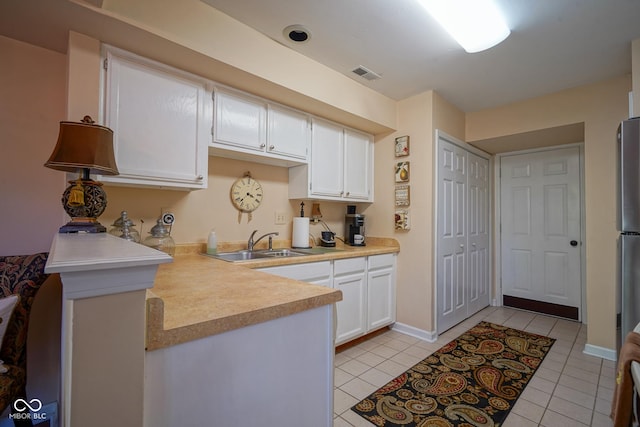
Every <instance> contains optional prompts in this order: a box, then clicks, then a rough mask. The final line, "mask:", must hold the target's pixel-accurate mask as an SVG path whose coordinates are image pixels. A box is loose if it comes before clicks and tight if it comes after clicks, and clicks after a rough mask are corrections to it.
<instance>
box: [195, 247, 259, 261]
mask: <svg viewBox="0 0 640 427" xmlns="http://www.w3.org/2000/svg"><path fill="white" fill-rule="evenodd" d="M202 255H206V256H209V257H212V258H218V259H221V260H224V261H230V262H238V261H249V260H252V259H258V258H268V255H263V254H261V253H258V252H252V251H246V250H245V251H235V252H220V253H217V254H215V255H213V254H202Z"/></svg>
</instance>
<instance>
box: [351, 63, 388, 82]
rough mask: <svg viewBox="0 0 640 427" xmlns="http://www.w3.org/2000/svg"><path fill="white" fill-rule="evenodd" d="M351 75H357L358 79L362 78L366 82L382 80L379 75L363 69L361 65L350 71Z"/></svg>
mask: <svg viewBox="0 0 640 427" xmlns="http://www.w3.org/2000/svg"><path fill="white" fill-rule="evenodd" d="M351 72H352V73H354V74H357V75H359V76H360V77H364V78H365V79H367V80H378V79H380V78H382V76H380V74H378V73H376V72H374V71H371V70H370V69H368V68H367V67H363V66H362V65H358V67H357V68H355V69H353V70H351Z"/></svg>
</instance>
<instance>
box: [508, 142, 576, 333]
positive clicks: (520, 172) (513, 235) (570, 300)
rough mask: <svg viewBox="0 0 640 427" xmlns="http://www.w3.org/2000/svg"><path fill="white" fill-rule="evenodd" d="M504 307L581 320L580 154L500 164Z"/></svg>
mask: <svg viewBox="0 0 640 427" xmlns="http://www.w3.org/2000/svg"><path fill="white" fill-rule="evenodd" d="M500 173H501V179H500V187H501V190H500V191H501V222H502V225H501V227H502V233H501V235H502V237H501V240H502V244H501V246H502V294H503V303H504V304H505V305H509V306H515V307H520V308H527V309H532V310H536V311H541V312H545V313H549V314H555V315H559V316H563V317H569V318H573V319H576V320H579V319H580V318H581V313H580V307H581V277H580V274H581V248H580V242H581V224H580V206H581V199H580V151H579V148H578V147H570V148H561V149H556V150H547V151H539V152H534V153H528V154H518V155H510V156H504V157H502V159H501V162H500Z"/></svg>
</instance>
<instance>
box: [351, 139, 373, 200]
mask: <svg viewBox="0 0 640 427" xmlns="http://www.w3.org/2000/svg"><path fill="white" fill-rule="evenodd" d="M344 139H345V141H344V153H345V155H344V158H345V160H344V162H345V168H344V195H345V197H346V198H348V199H362V200H368V199H369V196H370V194H369V192H370V191H371V180H372V178H373V177H372V173H371V169H372V164H371V162H369V159H370V158H373V153H372V152H371V151H372V150H373V144H372V143H371V140H370V137H369V135H366V134H363V133H360V132H355V131H352V130H350V129H345V132H344Z"/></svg>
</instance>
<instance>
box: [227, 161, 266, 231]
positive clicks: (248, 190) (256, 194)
mask: <svg viewBox="0 0 640 427" xmlns="http://www.w3.org/2000/svg"><path fill="white" fill-rule="evenodd" d="M262 195H263V192H262V185H261V184H260V183H259V182H258V181H257V180H255V179H253V178H252V177H251V173H250V172H247V173H245V174H244V176H243V177H242V178H238V179H237V180H235V182H234V183H233V184H232V185H231V203H232V204H233V206H234V207H235V208H236V209H237V210H238V223H240V221H241V220H242V214H243V213H247V214H248V216H249V219H248V221H251V219H252V218H253V215H252V213H253V211H255V210H256V209H258V207H260V203H262Z"/></svg>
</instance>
